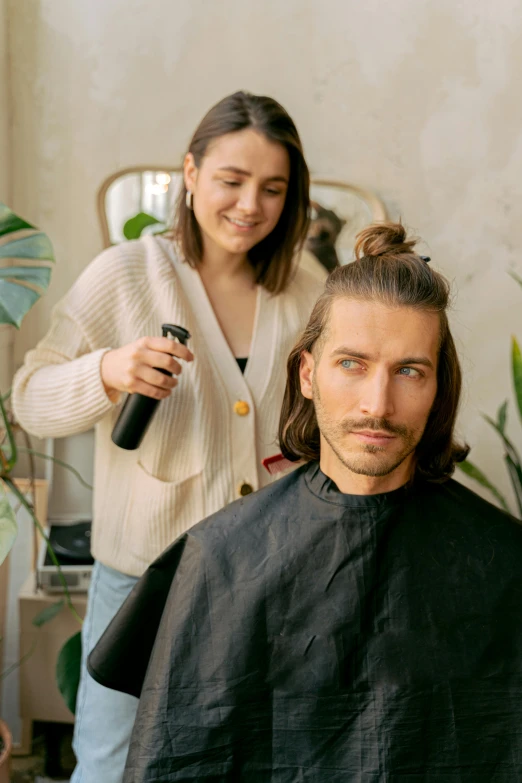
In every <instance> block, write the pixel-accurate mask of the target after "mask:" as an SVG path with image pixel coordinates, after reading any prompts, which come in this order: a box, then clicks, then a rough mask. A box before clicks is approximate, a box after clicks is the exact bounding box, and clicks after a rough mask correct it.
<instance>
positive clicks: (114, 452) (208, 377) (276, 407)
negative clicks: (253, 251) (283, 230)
mask: <svg viewBox="0 0 522 783" xmlns="http://www.w3.org/2000/svg"><path fill="white" fill-rule="evenodd" d="M322 287H323V284H322V281H320V280H319V279H318V278H317V277H314V276H313V275H311V274H310V273H309V272H307V271H305V270H304V269H298V271H297V273H296V275H295V277H294V279H293V280H292V282H291V283H290V286H289V287H288V289H287V290H286V291H285V292H284V293H283V294H280V295H278V296H272V295H270V294H268V293H267V292H266V291H265V290H264V289H263V288H261V287H259V288H258V294H257V305H256V314H255V323H254V333H253V339H252V345H251V349H250V355H249V359H248V364H247V367H246V371H245V374H244V376H243V375H242V373H241V371H240V369H239V367H238V366H237V363H236V361H235V358H234V356H233V355H232V352H231V351H230V348H229V346H228V344H227V342H226V340H225V337H224V335H223V333H222V331H221V329H220V327H219V325H218V322H217V320H216V317H215V314H214V311H213V309H212V306H211V305H210V302H209V300H208V297H207V295H206V292H205V289H204V286H203V284H202V282H201V279H200V277H199V275H198V273H197V272H196V271H195V270H194V269H192V268H191V267H190V266H189V265H188V264H185V263H181V262H180V260H179V259H178V258H177V257H176V255H175V253H174V251H173V246H172V243H170V242H169V241H168V240H166V239H164V238H159V237H153V236H148V237H145V238H143V239H140V240H138V241H136V242H128V243H125V244H122V245H118V246H116V247H113V248H110V249H109V250H106V251H104V252H103V253H101V255H99V256H98V257H97V258H96V259H95V260H94V261H93V262H92V263H91V264H90V265H89V266H88V267H87V268H86V269H85V271H84V272H83V274H82V275H81V276H80V277H79V279H78V280H77V282H76V283H75V284H74V286H73V287H72V289H71V290H70V291H69V293H68V294H67V295H66V296H65V297H64V298H63V299H62V300H61V302H59V303H58V305H57V306H56V307H55V309H54V311H53V317H52V323H51V328H50V330H49V332H48V334H47V335H46V337H45V338H44V339H43V340H42V341H41V342H40V343H39V344H38V345H37V347H36V348H35V349H34V350H32V351H29V353H28V354H27V356H26V358H25V363H24V365H23V366H22V367H21V369H20V370H19V371H18V372H17V374H16V376H15V379H14V385H13V404H14V412H15V415H16V417H17V419H18V421H19V422H20V423H21V425H22V426H23V427H24V428H25V429H27V430H28V431H29V432H31V433H33V434H34V435H38V436H40V437H45V436H49V437H56V438H62V437H66V436H69V435H74V434H76V433H79V432H83V431H85V430H88V429H90V428H91V427H95V428H96V440H95V443H96V445H95V467H94V498H93V504H94V507H93V531H92V552H93V556H94V557H95V558H96V559H98V560H100V561H101V562H102V563H104V564H105V565H107V566H110V567H112V568H115V569H117V570H118V571H121V572H123V573H126V574H131V575H135V576H139V575H141V574H142V573H143V571H144V570H145V569H146V568H147V566H148V565H149V564H150V563H151V562H152V560H154V559H155V558H156V557H157V556H158V555H159V554H160V553H161V552H162V551H163V550H164V549H165V548H166V547H167V546H168V545H169V544H171V543H172V541H174V540H175V539H176V538H177V537H178V536H179V535H181V534H182V533H183V532H184V531H185V530H187V529H188V528H189V527H191V526H192V525H193V524H195V523H196V522H198V521H199V520H201V519H203V518H204V517H206V516H208V515H209V514H211V513H213V512H214V511H217V510H218V509H220V508H222V507H223V506H224V505H226V504H227V503H229V502H230V501H232V500H234V499H235V498H236V497H237V496H238V488H239V486H240V485H241V484H242V483H243V482H247V483H249V484H251V485H252V487H253V488H254V489H258V488H259V487H261V486H264V485H266V484H267V483H269V482H270V481H271V480H272V479H271V477H270V476H269V474H268V473H267V472H266V470H265V469H264V468H263V467H262V465H261V460H262V459H264V458H265V457H267V456H270V455H273V454H276V453H278V451H279V446H278V444H277V427H278V419H279V412H280V407H281V401H282V398H283V392H284V386H285V379H286V359H287V356H288V354H289V352H290V349H291V348H292V346H293V344H294V342H295V341H296V339H297V338H298V336H299V335H300V333H301V331H302V329H303V327H304V326H305V324H306V322H307V320H308V317H309V314H310V311H311V309H312V306H313V304H314V302H315V300H316V298H317V296H318V295H319V293H320V292H321V290H322ZM165 322H166V323H174V324H180V325H181V326H184V327H186V328H187V329H188V330H189V331H190V333H191V335H192V338H191V340H190V341H189V347H190V348H191V350H192V351H193V353H194V356H195V359H194V362H192V363H190V364H185V365H184V367H183V372H182V374H181V376H180V382H179V385H178V386H177V387H176V389H175V390H174V391H173V393H172V395H171V396H170V397H169V398H168V399H166V400H163V401H162V402H160V404H159V406H158V408H157V410H156V413H155V416H154V418H153V420H152V423H151V425H150V427H149V429H148V431H147V433H146V435H145V437H144V439H143V441H142V444H141V446H140V448H139V449H138V450H136V451H123V450H122V449H119V448H118V447H117V446H115V445H114V444H113V443H112V441H111V437H110V436H111V431H112V428H113V426H114V423H115V421H116V418H117V416H118V414H119V412H120V409H121V405H122V402H120V403H118V404H113V403H112V402H111V401H110V400H109V398H108V397H107V394H106V393H105V390H104V387H103V384H102V381H101V377H100V363H101V359H102V357H103V355H104V353H105V352H106V351H108V350H110V349H111V348H117V347H119V346H122V345H125V344H127V343H130V342H132V341H133V340H136V339H138V338H139V337H141V336H144V335H160V334H161V324H162V323H165ZM238 401H243V402H246V403H247V405H248V410H249V412H248V413H247V414H246V415H239V414H238V413H236V412H235V407H234V406H235V403H236V402H238ZM240 407H241V406H240ZM245 407H246V406H242V408H243V410H244V409H245Z"/></svg>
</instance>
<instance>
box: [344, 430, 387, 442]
mask: <svg viewBox="0 0 522 783" xmlns="http://www.w3.org/2000/svg"><path fill="white" fill-rule="evenodd" d="M350 434H351V435H355V437H356V438H357V439H358V440H360V441H362V442H363V443H371V444H373V445H374V446H386V445H388V444H389V443H390V442H391V441H392V440H395V438H396V437H397V436H396V435H393V434H392V433H390V432H379V431H377V432H376V431H375V430H352V431H351V433H350Z"/></svg>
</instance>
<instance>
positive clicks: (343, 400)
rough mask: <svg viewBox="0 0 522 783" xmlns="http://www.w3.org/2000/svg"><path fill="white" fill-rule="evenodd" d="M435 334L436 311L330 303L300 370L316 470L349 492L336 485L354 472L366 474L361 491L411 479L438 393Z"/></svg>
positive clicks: (382, 488) (437, 324) (390, 486)
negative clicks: (316, 439) (310, 409)
mask: <svg viewBox="0 0 522 783" xmlns="http://www.w3.org/2000/svg"><path fill="white" fill-rule="evenodd" d="M439 333H440V322H439V317H438V315H437V314H436V313H431V312H426V311H422V310H414V309H412V308H407V307H396V308H389V307H387V306H385V305H383V304H380V303H377V302H367V301H359V300H355V299H348V298H340V299H336V300H335V301H334V302H333V303H332V307H331V309H330V316H329V321H328V324H327V327H326V334H325V337H324V340H323V341H322V344H319V345H318V346H317V347H316V349H314V353H313V354H310V353H307V352H303V355H302V357H301V370H300V375H301V391H302V394H303V395H304V396H305V397H307V398H308V399H312V400H313V402H314V406H315V411H316V415H317V421H318V424H319V430H320V433H321V468H322V469H323V472H325V473H326V474H327V475H329V476H330V477H331V478H333V479H334V480H335V481H336V483H337V484H338V486H339V488H340V489H342V491H353V490H352V489H344V488H343V486H342V485H343V484H344V485H345V486H348V487H351V486H352V485H353V480H354V479H355V477H356V476H359V477H368V479H370V480H369V481H368V480H362V483H361V479H359V480H356V487H359V489H362V491H363V493H364V491H367V492H380V491H387V490H388V489H393V488H395V486H400V485H401V484H402V483H405V482H406V481H407V480H408V478H409V477H410V475H411V472H412V467H413V459H414V451H415V448H416V446H417V444H418V443H419V441H420V439H421V437H422V434H423V432H424V429H425V427H426V422H427V420H428V416H429V413H430V410H431V408H432V405H433V402H434V400H435V395H436V393H437V361H438V345H439ZM383 479H384V480H383ZM390 480H391V482H392V483H391V484H390ZM350 481H352V484H350ZM347 482H348V483H347ZM357 482H358V483H357Z"/></svg>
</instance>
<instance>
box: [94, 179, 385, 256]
mask: <svg viewBox="0 0 522 783" xmlns="http://www.w3.org/2000/svg"><path fill="white" fill-rule="evenodd" d="M181 184H182V172H181V170H180V169H175V168H170V167H167V166H165V167H155V166H143V167H141V166H140V167H135V168H129V169H124V170H122V171H118V172H116V173H115V174H113V175H111V176H110V177H108V178H107V179H106V180H105V182H104V183H103V184H102V186H101V188H100V190H99V192H98V213H99V218H100V224H101V230H102V235H103V241H104V245H105V247H109V246H110V245H114V244H116V243H118V242H123V241H125V240H126V239H137V238H138V237H140V236H142V235H143V234H147V233H157V232H162V231H165V230H166V228H167V226H168V225H169V223H170V220H171V217H172V214H173V210H174V204H175V202H176V199H177V197H178V193H179V190H180V187H181ZM310 197H311V201H312V212H311V224H310V230H309V233H308V239H307V243H306V249H307V250H308V251H309V252H311V253H312V254H313V255H314V256H315V257H316V259H318V260H319V261H320V262H321V264H322V265H323V266H324V267H325V268H326V269H328V270H329V271H330V270H331V269H333V268H334V267H335V266H337V265H338V264H346V263H348V262H350V261H352V260H353V245H354V237H355V235H356V234H357V232H358V231H359V230H360V229H361V228H364V226H366V225H368V224H369V223H372V222H374V221H376V220H386V218H387V213H386V208H385V206H384V204H383V202H382V201H381V200H380V199H379V198H378V197H377V196H376V195H375V194H374V193H372V192H371V191H368V190H365V189H364V188H361V187H358V186H357V185H352V184H350V183H347V182H339V181H335V180H326V179H312V183H311V190H310Z"/></svg>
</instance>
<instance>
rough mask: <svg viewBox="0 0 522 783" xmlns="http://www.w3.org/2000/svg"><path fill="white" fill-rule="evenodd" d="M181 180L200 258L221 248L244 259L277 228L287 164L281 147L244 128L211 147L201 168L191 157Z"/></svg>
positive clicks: (285, 152) (282, 202)
mask: <svg viewBox="0 0 522 783" xmlns="http://www.w3.org/2000/svg"><path fill="white" fill-rule="evenodd" d="M184 177H185V186H186V188H187V190H190V191H191V192H192V208H193V210H194V214H195V216H196V220H197V221H198V224H199V227H200V229H201V233H202V237H203V250H204V255H207V254H208V253H212V251H213V250H218V249H219V251H223V250H224V251H226V252H227V253H230V254H231V255H240V256H242V255H245V254H246V253H248V251H249V250H251V248H253V247H254V245H257V243H258V242H261V240H262V239H264V238H265V237H266V236H268V234H270V232H271V231H273V229H274V228H275V227H276V225H277V223H278V221H279V218H280V217H281V213H282V211H283V207H284V205H285V199H286V192H287V189H288V180H289V177H290V160H289V156H288V152H287V150H286V149H285V147H284V146H283V145H282V144H278V143H276V142H272V141H268V139H266V138H265V137H264V136H263V135H262V134H260V133H257V132H256V131H254V130H252V129H251V128H247V129H245V130H242V131H237V132H235V133H227V134H226V135H225V136H221V137H219V138H218V139H216V140H215V141H213V142H212V143H211V144H209V146H208V148H207V152H206V155H205V156H204V158H203V160H202V161H201V165H200V167H199V169H198V168H197V167H196V165H195V162H194V158H193V156H192V155H191V154H190V153H189V154H188V155H187V156H186V158H185V163H184Z"/></svg>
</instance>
